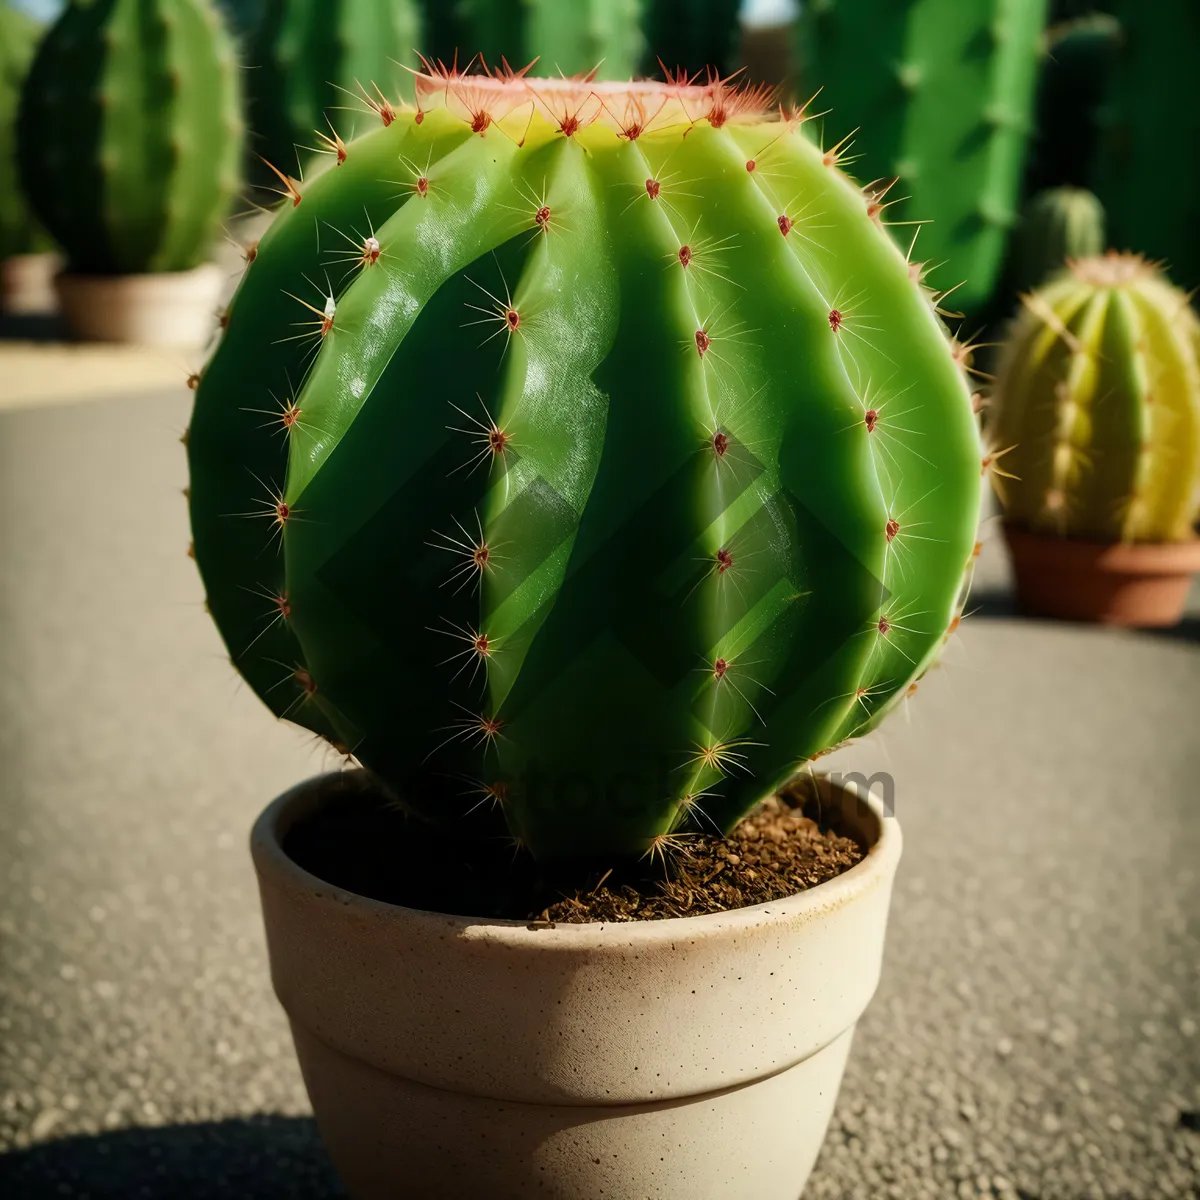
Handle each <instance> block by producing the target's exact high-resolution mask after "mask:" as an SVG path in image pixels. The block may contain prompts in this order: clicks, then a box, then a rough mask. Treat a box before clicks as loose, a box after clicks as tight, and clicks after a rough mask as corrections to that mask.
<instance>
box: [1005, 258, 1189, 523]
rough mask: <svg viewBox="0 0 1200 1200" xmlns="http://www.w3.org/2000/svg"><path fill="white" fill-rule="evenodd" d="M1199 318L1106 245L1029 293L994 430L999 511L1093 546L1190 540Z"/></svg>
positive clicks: (1148, 268) (1008, 355) (1136, 263)
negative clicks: (1000, 454) (1104, 251)
mask: <svg viewBox="0 0 1200 1200" xmlns="http://www.w3.org/2000/svg"><path fill="white" fill-rule="evenodd" d="M1198 347H1200V321H1198V320H1197V318H1196V317H1195V315H1194V314H1193V313H1192V311H1191V309H1190V308H1189V306H1188V299H1187V297H1186V296H1185V295H1184V294H1183V293H1182V292H1180V291H1179V290H1178V289H1176V288H1174V287H1172V286H1171V285H1170V284H1169V283H1168V282H1167V280H1166V279H1165V278H1164V277H1163V275H1162V274H1161V273H1160V272H1159V270H1158V269H1157V268H1156V267H1155V266H1154V265H1152V264H1150V263H1148V262H1146V261H1145V260H1144V259H1142V258H1140V257H1138V256H1135V255H1127V254H1108V255H1106V256H1104V257H1102V258H1090V259H1084V260H1082V261H1077V262H1073V263H1072V264H1071V266H1070V270H1069V271H1068V272H1067V273H1066V274H1064V275H1063V276H1061V277H1060V278H1058V279H1056V280H1054V281H1053V282H1051V283H1049V284H1047V285H1046V287H1044V288H1043V289H1042V290H1041V291H1039V292H1037V293H1035V294H1034V295H1033V296H1032V297H1029V298H1027V300H1026V304H1025V312H1024V313H1023V314H1022V316H1021V317H1020V319H1019V320H1018V322H1017V324H1016V326H1015V328H1014V331H1013V334H1012V337H1011V340H1010V342H1009V345H1008V347H1007V349H1006V351H1005V356H1004V361H1003V363H1002V365H1001V371H1000V375H999V379H998V381H997V385H996V393H995V396H994V399H993V404H994V409H993V412H992V420H991V430H990V432H991V437H992V441H993V444H994V445H996V446H997V447H1000V446H1003V447H1009V446H1011V447H1012V449H1011V451H1010V452H1009V453H1008V454H1007V455H1006V456H1005V459H1004V462H1005V466H1006V469H1007V472H1008V474H1009V475H1011V476H1015V478H1003V479H1001V480H1000V482H1001V483H1002V484H1003V488H1002V490H1001V498H1002V499H1003V500H1004V502H1005V506H1006V508H1007V514H1008V519H1009V520H1010V521H1012V522H1014V523H1016V524H1018V525H1021V526H1025V527H1027V528H1030V529H1034V530H1039V531H1046V532H1057V533H1060V534H1063V535H1065V536H1068V537H1079V538H1086V539H1090V540H1093V541H1114V542H1115V541H1135V542H1165V541H1180V540H1184V539H1186V538H1188V537H1190V536H1192V525H1193V522H1194V521H1195V518H1196V514H1197V509H1198V505H1200V362H1198V360H1197V349H1198Z"/></svg>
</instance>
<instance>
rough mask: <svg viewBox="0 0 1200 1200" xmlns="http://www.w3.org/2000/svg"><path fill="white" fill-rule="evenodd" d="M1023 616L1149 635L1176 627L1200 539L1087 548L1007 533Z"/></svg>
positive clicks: (1199, 566) (1198, 560) (1197, 564)
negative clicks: (1160, 628) (1147, 631)
mask: <svg viewBox="0 0 1200 1200" xmlns="http://www.w3.org/2000/svg"><path fill="white" fill-rule="evenodd" d="M1004 538H1005V540H1006V541H1007V542H1008V549H1009V553H1010V555H1011V556H1012V563H1013V570H1014V572H1015V573H1016V578H1017V600H1018V602H1019V604H1020V606H1021V608H1022V609H1023V610H1025V611H1026V612H1030V613H1036V614H1038V615H1040V616H1046V617H1061V618H1063V619H1065V620H1071V621H1099V622H1102V623H1104V624H1107V625H1126V626H1132V627H1135V628H1151V627H1157V626H1164V625H1175V624H1178V622H1179V619H1180V618H1181V617H1182V616H1183V610H1184V606H1185V604H1186V603H1187V596H1188V591H1189V589H1190V588H1191V585H1192V576H1193V575H1195V574H1196V572H1197V571H1200V539H1197V538H1193V539H1192V540H1191V541H1187V542H1159V543H1150V542H1121V543H1116V544H1111V543H1105V542H1085V541H1080V540H1078V539H1075V538H1062V537H1055V536H1050V535H1044V534H1037V533H1030V532H1029V531H1028V530H1025V529H1020V528H1018V527H1017V526H1015V525H1005V526H1004Z"/></svg>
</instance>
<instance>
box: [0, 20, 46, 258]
mask: <svg viewBox="0 0 1200 1200" xmlns="http://www.w3.org/2000/svg"><path fill="white" fill-rule="evenodd" d="M41 34H42V27H41V26H40V25H39V24H38V23H37V21H35V20H34V19H33V18H32V17H30V16H27V15H26V14H25V13H23V12H20V11H19V10H17V9H15V8H11V7H10V6H9V5H7V4H4V3H2V2H0V259H5V258H8V257H9V256H10V255H12V254H26V253H28V252H30V251H31V250H33V249H35V248H36V245H37V242H38V240H39V236H38V229H37V224H36V222H35V221H34V219H33V214H32V213H31V212H30V211H29V206H28V205H27V204H26V203H25V197H24V196H23V195H22V193H21V187H20V184H19V182H18V180H17V147H16V131H17V101H18V99H19V97H20V95H21V84H22V83H24V81H25V74H26V72H27V71H28V70H29V64H30V63H31V62H32V61H33V52H34V50H35V48H36V47H37V43H38V38H39V37H41Z"/></svg>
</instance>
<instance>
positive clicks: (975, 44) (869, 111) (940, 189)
mask: <svg viewBox="0 0 1200 1200" xmlns="http://www.w3.org/2000/svg"><path fill="white" fill-rule="evenodd" d="M1045 12H1046V0H975V2H972V3H963V0H911V2H909V3H904V4H885V5H880V4H879V3H877V0H811V3H809V4H807V5H806V6H805V15H804V16H802V18H801V22H800V28H801V39H802V40H801V56H802V78H804V79H805V80H806V84H807V86H809V87H810V88H812V89H816V88H817V87H821V88H822V89H823V91H822V102H823V103H828V105H829V107H830V108H831V109H832V110H833V113H834V115H835V116H836V118H837V121H838V126H837V127H838V130H839V131H840V132H839V136H840V134H841V133H845V134H850V133H851V131H855V132H854V133H853V145H854V154H855V155H856V156H857V157H858V161H857V163H856V165H855V172H856V173H857V174H858V175H859V177H860V178H864V179H873V178H881V179H885V178H891V177H893V176H894V177H897V179H898V183H897V185H896V188H895V191H894V193H893V196H894V197H897V196H898V197H908V198H910V203H909V204H908V205H906V206H903V214H904V215H905V216H907V217H909V218H913V217H919V218H921V219H923V220H927V221H930V222H931V224H930V225H929V226H928V227H926V228H924V229H922V230H921V234H920V246H921V252H922V256H923V257H924V258H926V260H927V261H931V262H939V263H942V262H944V263H945V264H946V265H945V266H944V267H943V268H942V269H941V271H942V278H943V279H945V280H947V281H948V282H950V283H958V282H959V281H962V280H965V282H964V283H963V286H962V287H961V288H960V289H959V290H958V291H957V292H956V293H955V301H956V303H957V304H958V305H960V306H962V307H963V308H965V309H966V310H967V311H968V312H978V311H979V310H980V309H981V308H982V307H983V306H984V305H985V304H986V303H987V301H988V300H989V298H990V296H991V294H992V291H993V288H994V287H995V284H996V280H997V277H998V274H999V272H1000V269H1001V266H1002V264H1003V261H1004V256H1005V250H1006V246H1007V241H1008V234H1009V231H1010V229H1011V228H1012V226H1013V225H1014V224H1015V223H1016V216H1017V213H1016V203H1017V195H1018V191H1019V187H1020V182H1021V172H1022V166H1023V162H1024V158H1025V151H1026V145H1027V142H1028V139H1029V134H1030V131H1031V125H1032V122H1031V112H1032V107H1033V100H1034V90H1035V86H1036V82H1037V68H1038V63H1039V60H1040V58H1041V53H1042V41H1041V34H1042V26H1043V23H1044V19H1045ZM826 127H827V128H832V127H831V126H829V125H828V123H827V125H826ZM901 207H902V206H899V205H898V206H897V208H896V209H895V210H893V214H892V219H893V220H895V219H896V218H897V216H898V215H899V213H900V212H901Z"/></svg>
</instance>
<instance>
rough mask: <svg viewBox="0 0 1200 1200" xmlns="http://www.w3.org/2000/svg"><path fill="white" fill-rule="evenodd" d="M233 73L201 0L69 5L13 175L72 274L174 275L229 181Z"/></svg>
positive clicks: (228, 51) (228, 45) (195, 248)
mask: <svg viewBox="0 0 1200 1200" xmlns="http://www.w3.org/2000/svg"><path fill="white" fill-rule="evenodd" d="M237 73H238V68H237V64H236V62H235V59H234V53H233V46H232V42H231V41H230V39H229V36H228V35H227V34H226V32H225V30H224V28H223V26H222V24H221V19H220V17H219V16H218V15H217V13H216V11H215V10H214V9H213V8H212V7H211V6H210V5H209V4H208V3H206V2H205V0H74V3H72V4H71V5H70V6H69V7H68V8H67V9H66V11H65V12H64V13H63V14H62V16H61V17H60V18H59V19H58V21H57V22H56V23H55V24H54V25H53V26H52V27H51V29H50V31H49V33H47V35H46V37H45V39H44V40H43V41H42V43H41V45H40V46H39V48H38V52H37V55H36V57H35V59H34V62H33V66H32V68H31V70H30V72H29V76H28V78H27V80H26V83H25V88H24V91H23V93H22V98H21V111H20V116H19V120H18V130H17V132H18V153H19V159H20V168H21V179H22V181H23V183H24V185H25V190H26V192H27V194H28V196H29V199H30V203H31V204H32V205H33V208H34V211H35V212H36V214H37V216H38V218H39V219H40V220H41V222H42V223H43V224H44V225H45V226H46V228H47V229H48V230H49V231H50V232H51V233H52V234H53V235H54V237H55V239H56V240H57V241H58V242H59V243H60V244H61V245H62V247H63V248H64V249H65V250H66V252H67V257H68V265H69V268H70V269H71V270H72V271H76V272H80V273H88V274H135V273H139V272H144V271H181V270H186V269H188V268H190V267H194V266H196V265H197V263H199V262H201V261H202V260H203V259H204V258H205V256H206V255H207V254H208V252H209V250H210V249H211V246H212V243H213V241H214V239H215V237H216V235H217V234H218V232H219V231H220V227H221V222H222V221H223V220H224V218H225V217H226V215H227V213H228V209H229V204H230V202H231V200H232V199H233V197H234V195H235V194H236V192H237V188H238V164H239V160H240V154H241V139H242V125H241V117H240V115H239V88H238V79H237Z"/></svg>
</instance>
